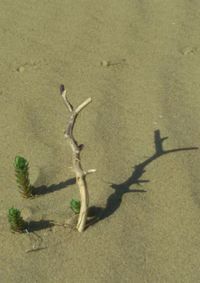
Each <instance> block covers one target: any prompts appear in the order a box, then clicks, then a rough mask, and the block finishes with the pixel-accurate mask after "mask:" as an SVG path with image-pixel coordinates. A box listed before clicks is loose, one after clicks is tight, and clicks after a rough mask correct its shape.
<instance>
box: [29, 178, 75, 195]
mask: <svg viewBox="0 0 200 283" xmlns="http://www.w3.org/2000/svg"><path fill="white" fill-rule="evenodd" d="M75 183H76V178H71V179H68V180H66V181H64V182H60V183H59V184H52V185H50V186H45V185H42V186H39V187H34V188H33V196H37V195H38V196H39V195H45V194H49V193H53V192H55V191H59V190H61V189H65V188H66V187H67V186H70V185H74V184H75Z"/></svg>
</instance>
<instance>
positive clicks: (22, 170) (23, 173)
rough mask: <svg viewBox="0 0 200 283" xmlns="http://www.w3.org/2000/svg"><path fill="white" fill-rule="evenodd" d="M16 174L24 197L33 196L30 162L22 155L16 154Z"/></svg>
mask: <svg viewBox="0 0 200 283" xmlns="http://www.w3.org/2000/svg"><path fill="white" fill-rule="evenodd" d="M14 167H15V176H16V178H17V183H18V187H19V189H20V193H21V194H22V196H23V197H24V198H30V197H32V190H33V187H32V186H31V184H30V180H29V163H28V161H27V160H26V159H25V158H24V157H21V156H16V157H15V161H14Z"/></svg>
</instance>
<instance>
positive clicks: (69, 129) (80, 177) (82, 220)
mask: <svg viewBox="0 0 200 283" xmlns="http://www.w3.org/2000/svg"><path fill="white" fill-rule="evenodd" d="M60 92H61V95H62V97H63V101H64V104H65V106H66V107H67V108H68V110H69V112H70V113H71V115H70V118H69V121H68V123H67V126H66V130H65V134H64V135H65V137H66V138H68V140H69V143H70V146H71V148H72V164H73V171H74V172H75V174H76V182H77V184H78V186H79V191H80V199H81V208H80V213H79V218H78V223H77V226H76V228H77V230H78V231H79V232H83V231H84V229H85V224H86V221H87V212H88V207H89V194H88V189H87V182H86V175H88V174H90V173H93V172H96V169H90V170H88V171H84V170H83V168H82V165H81V160H80V152H81V150H82V149H83V144H80V145H78V143H77V141H76V140H75V138H74V136H73V128H74V124H75V121H76V118H77V116H78V114H79V113H80V112H81V110H83V109H84V108H85V107H86V106H87V105H88V104H89V103H90V102H91V101H92V99H91V97H90V98H88V99H86V100H85V101H84V102H83V103H81V104H80V105H79V106H78V107H77V108H76V109H75V110H74V108H73V106H72V105H71V103H70V102H69V100H68V98H67V95H66V90H65V87H64V85H61V86H60Z"/></svg>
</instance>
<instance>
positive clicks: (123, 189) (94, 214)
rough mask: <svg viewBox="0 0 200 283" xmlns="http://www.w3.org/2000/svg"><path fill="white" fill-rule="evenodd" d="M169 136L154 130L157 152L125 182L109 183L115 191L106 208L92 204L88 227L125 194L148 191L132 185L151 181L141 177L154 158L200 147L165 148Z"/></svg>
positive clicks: (108, 213) (117, 204)
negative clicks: (163, 135)
mask: <svg viewBox="0 0 200 283" xmlns="http://www.w3.org/2000/svg"><path fill="white" fill-rule="evenodd" d="M167 138H168V137H163V138H161V136H160V130H155V131H154V144H155V153H154V154H153V155H152V156H150V157H149V158H148V159H146V160H144V161H143V162H141V163H139V164H137V165H136V166H134V171H133V173H132V174H131V176H130V177H129V178H128V179H127V180H125V181H124V182H123V183H120V184H114V183H109V184H110V185H111V186H110V187H111V188H113V190H114V192H113V193H112V194H111V195H110V196H109V197H108V199H107V203H106V207H105V208H102V207H96V206H92V207H90V208H89V209H88V217H89V219H88V221H87V227H89V226H90V225H93V224H95V223H96V222H98V221H100V220H103V219H105V218H107V217H109V216H110V215H112V214H113V213H114V212H115V211H116V210H117V209H118V208H119V207H120V205H121V202H122V197H123V195H124V194H126V193H145V192H146V191H145V190H138V189H137V190H136V189H130V186H131V185H133V184H137V185H141V183H146V182H149V180H141V179H140V178H141V177H142V175H143V174H144V172H145V168H146V167H147V165H149V164H150V163H151V162H153V161H154V160H156V159H157V158H159V157H161V156H163V155H165V154H169V153H173V152H178V151H186V150H197V149H198V147H184V148H176V149H171V150H164V149H163V142H164V140H166V139H167Z"/></svg>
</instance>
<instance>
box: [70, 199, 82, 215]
mask: <svg viewBox="0 0 200 283" xmlns="http://www.w3.org/2000/svg"><path fill="white" fill-rule="evenodd" d="M70 207H71V209H72V210H73V212H74V213H75V214H79V213H80V208H81V202H80V201H78V200H75V199H72V200H71V202H70Z"/></svg>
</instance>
